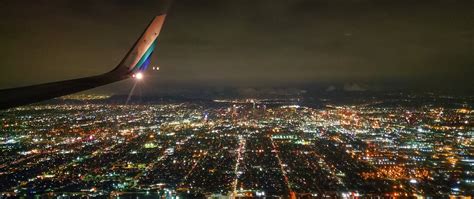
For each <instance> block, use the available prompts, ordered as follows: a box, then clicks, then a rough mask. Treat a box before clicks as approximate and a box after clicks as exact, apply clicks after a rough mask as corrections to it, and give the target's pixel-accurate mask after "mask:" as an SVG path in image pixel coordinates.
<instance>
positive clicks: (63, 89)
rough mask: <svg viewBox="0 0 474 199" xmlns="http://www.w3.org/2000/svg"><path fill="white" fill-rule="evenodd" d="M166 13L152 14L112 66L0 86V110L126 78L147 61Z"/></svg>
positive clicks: (142, 67)
mask: <svg viewBox="0 0 474 199" xmlns="http://www.w3.org/2000/svg"><path fill="white" fill-rule="evenodd" d="M165 17H166V14H163V15H159V16H156V17H155V18H153V20H152V21H151V22H150V24H149V25H148V27H147V28H146V29H145V31H144V32H143V33H142V35H141V36H140V38H139V39H138V40H137V41H136V42H135V44H134V45H133V47H132V48H131V49H130V51H129V52H128V53H127V55H126V56H125V57H124V59H123V60H122V61H121V62H120V64H119V65H118V66H117V67H115V68H114V69H113V70H111V71H109V72H107V73H104V74H101V75H96V76H91V77H84V78H79V79H72V80H66V81H58V82H52V83H45V84H38V85H32V86H25V87H19V88H10V89H3V90H0V110H2V109H8V108H12V107H16V106H22V105H27V104H31V103H35V102H40V101H44V100H48V99H52V98H55V97H60V96H64V95H68V94H72V93H76V92H80V91H84V90H88V89H92V88H96V87H99V86H103V85H106V84H110V83H113V82H117V81H121V80H124V79H127V78H130V77H131V76H132V75H133V74H134V73H137V72H140V71H143V70H145V69H146V68H147V66H148V64H149V63H150V59H151V54H152V53H153V50H154V48H155V46H156V44H157V38H158V35H159V34H160V31H161V28H162V26H163V22H164V20H165Z"/></svg>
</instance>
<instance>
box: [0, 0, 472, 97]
mask: <svg viewBox="0 0 474 199" xmlns="http://www.w3.org/2000/svg"><path fill="white" fill-rule="evenodd" d="M166 4H167V2H166V1H164V0H161V1H158V0H154V1H129V0H116V1H97V0H81V1H79V0H29V1H26V0H23V1H7V0H0V44H1V48H0V55H1V56H2V57H1V59H0V88H11V87H17V86H26V85H30V84H36V83H44V82H50V81H59V80H66V79H72V78H79V77H85V76H89V75H96V74H100V73H104V72H107V71H109V70H111V69H113V68H114V67H115V66H116V65H117V64H118V63H119V62H120V60H121V59H122V58H123V57H124V56H125V54H126V53H127V51H128V50H129V49H130V48H131V46H132V45H133V43H134V42H135V40H136V39H137V38H138V37H139V35H140V34H141V33H142V31H143V30H144V28H145V27H146V25H147V24H148V23H149V21H150V20H151V19H152V17H153V16H155V15H157V14H159V13H160V12H162V11H163V10H165V9H166V8H165V7H166ZM158 39H159V44H158V46H157V48H156V50H155V53H154V54H153V62H152V66H160V71H159V72H158V73H156V72H155V73H148V74H147V77H146V79H145V82H144V83H146V86H144V92H150V93H152V92H156V90H160V89H168V90H169V89H174V88H181V87H193V88H198V89H199V88H207V87H213V88H219V87H227V86H229V87H245V88H256V87H275V88H276V87H298V86H301V85H305V86H308V85H309V86H311V85H314V86H316V87H322V88H326V87H327V88H328V90H333V88H341V89H346V90H370V89H379V90H380V89H382V90H383V89H385V88H386V89H397V88H403V89H420V88H426V89H427V90H432V89H438V88H439V89H445V90H446V89H455V90H468V91H472V90H474V1H472V0H426V1H424V0H423V1H422V0H175V1H174V2H173V4H172V5H171V7H170V8H169V9H168V17H167V19H166V21H165V25H164V28H163V30H162V32H161V35H160V36H159V38H158ZM131 84H132V82H131V80H127V81H125V82H121V83H115V84H113V85H109V86H105V87H103V88H101V89H98V90H101V91H108V92H122V91H123V90H128V89H129V88H130V85H131ZM332 85H334V87H333V86H332ZM125 88H126V89H125Z"/></svg>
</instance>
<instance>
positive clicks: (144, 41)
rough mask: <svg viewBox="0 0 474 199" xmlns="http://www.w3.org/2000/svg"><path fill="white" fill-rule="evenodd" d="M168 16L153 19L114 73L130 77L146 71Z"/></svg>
mask: <svg viewBox="0 0 474 199" xmlns="http://www.w3.org/2000/svg"><path fill="white" fill-rule="evenodd" d="M165 17H166V14H162V15H159V16H156V17H155V18H153V20H152V21H151V22H150V24H149V25H148V27H147V28H146V29H145V32H143V34H142V35H141V36H140V38H139V39H138V40H137V41H136V42H135V44H134V45H133V47H132V49H130V51H129V52H128V53H127V55H126V56H125V57H124V59H123V60H122V62H120V64H119V65H118V66H117V67H116V68H115V69H114V70H112V72H113V71H120V72H121V73H126V74H127V75H130V74H132V73H135V72H138V71H142V70H145V69H146V68H147V66H148V64H149V63H150V58H151V54H152V53H153V50H154V48H155V46H156V43H157V37H158V35H159V34H160V31H161V28H162V27H163V22H164V21H165Z"/></svg>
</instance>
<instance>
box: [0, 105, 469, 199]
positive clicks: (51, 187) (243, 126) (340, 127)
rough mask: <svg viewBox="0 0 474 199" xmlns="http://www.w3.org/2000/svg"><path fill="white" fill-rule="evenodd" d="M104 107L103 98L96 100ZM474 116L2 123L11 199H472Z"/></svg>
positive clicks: (257, 110) (30, 114)
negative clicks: (138, 198)
mask: <svg viewBox="0 0 474 199" xmlns="http://www.w3.org/2000/svg"><path fill="white" fill-rule="evenodd" d="M99 99H101V98H99ZM473 114H474V111H473V110H472V109H471V108H469V106H468V105H465V107H464V108H463V107H461V108H441V106H437V105H436V104H432V105H424V106H419V107H417V108H413V107H403V106H402V105H398V106H390V105H386V106H385V105H383V103H380V102H377V103H366V104H359V105H351V106H349V105H331V104H326V105H324V106H322V107H316V108H310V107H306V106H302V105H301V106H300V105H294V103H293V104H292V103H287V104H285V102H278V103H276V102H275V103H274V102H272V101H264V100H257V99H242V100H215V101H214V102H212V103H193V102H189V103H169V104H167V103H165V104H157V105H108V104H94V103H86V104H71V105H68V104H61V105H36V106H26V107H20V108H16V109H10V110H7V111H3V112H0V120H1V123H0V124H1V131H0V132H1V138H0V149H1V154H2V155H1V156H0V190H1V191H2V192H3V195H4V196H31V195H48V196H54V195H57V196H60V195H64V196H100V195H110V196H127V195H133V196H135V195H152V196H157V197H158V196H161V197H168V198H174V197H181V198H198V197H216V198H217V197H220V198H235V197H268V198H271V197H273V196H275V197H283V198H296V197H306V198H311V197H315V198H316V197H340V198H348V197H370V196H392V197H396V196H401V197H405V196H410V197H413V196H419V197H421V196H431V197H435V198H436V197H447V196H456V195H457V196H472V195H473V194H474V191H473V190H474V169H473V165H474V157H473V155H474V142H473V141H474V128H473Z"/></svg>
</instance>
